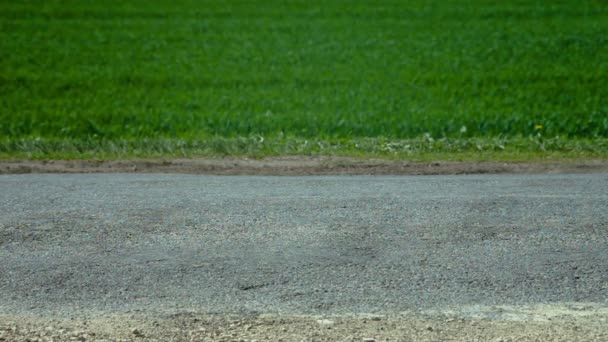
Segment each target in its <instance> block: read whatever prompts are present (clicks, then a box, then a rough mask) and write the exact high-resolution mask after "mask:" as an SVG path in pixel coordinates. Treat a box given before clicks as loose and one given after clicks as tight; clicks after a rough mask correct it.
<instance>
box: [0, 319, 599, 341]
mask: <svg viewBox="0 0 608 342" xmlns="http://www.w3.org/2000/svg"><path fill="white" fill-rule="evenodd" d="M606 340H608V329H607V328H606V322H603V323H602V322H600V320H598V319H597V318H595V319H589V318H581V317H554V318H553V320H549V321H525V322H522V321H518V320H488V319H463V318H453V317H452V318H451V317H449V316H447V317H443V318H441V319H439V318H437V317H435V318H433V319H425V318H412V317H410V318H408V317H400V316H396V317H391V316H352V317H348V316H337V317H336V316H329V317H310V316H306V317H298V316H280V315H263V316H224V315H194V314H180V315H174V316H169V317H165V318H157V319H142V318H136V317H134V316H124V317H123V316H110V317H106V318H94V319H56V318H41V317H34V316H31V317H23V316H21V317H15V316H0V341H366V342H375V341H496V342H498V341H505V342H506V341H606Z"/></svg>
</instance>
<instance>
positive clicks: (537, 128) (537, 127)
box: [534, 124, 543, 131]
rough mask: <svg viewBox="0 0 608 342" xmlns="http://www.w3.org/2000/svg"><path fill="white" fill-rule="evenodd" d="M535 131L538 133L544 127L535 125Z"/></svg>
mask: <svg viewBox="0 0 608 342" xmlns="http://www.w3.org/2000/svg"><path fill="white" fill-rule="evenodd" d="M534 129H535V130H537V131H538V130H540V129H543V125H541V124H536V125H534Z"/></svg>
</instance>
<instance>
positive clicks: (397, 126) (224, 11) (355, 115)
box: [0, 0, 608, 159]
mask: <svg viewBox="0 0 608 342" xmlns="http://www.w3.org/2000/svg"><path fill="white" fill-rule="evenodd" d="M607 84H608V2H606V1H604V0H595V1H592V0H587V1H585V0H581V1H577V0H571V1H564V0H562V1H541V0H537V1H533V0H529V1H524V0H518V1H515V0H514V1H498V0H441V1H431V0H410V1H405V0H403V1H395V0H391V1H346V0H323V1H318V0H306V1H270V0H267V1H247V0H240V1H194V0H193V1H184V0H171V1H167V0H148V1H140V0H137V1H118V0H107V1H84V0H70V1H3V2H1V3H0V157H2V158H13V157H30V158H45V157H57V158H60V157H62V158H65V157H70V158H74V157H103V158H123V157H129V156H176V155H177V156H196V155H205V156H209V155H226V154H230V155H254V156H263V155H276V154H345V155H362V156H369V155H377V156H397V157H408V156H409V157H412V156H413V157H415V156H416V155H417V154H419V153H426V154H427V155H428V154H429V153H431V154H432V153H440V154H441V153H444V154H445V153H447V154H449V153H454V152H455V153H460V154H461V156H462V155H463V153H464V154H467V155H469V154H470V155H474V154H475V153H477V152H483V151H495V152H493V153H492V154H490V156H492V157H493V158H495V157H497V156H496V154H500V153H502V152H501V151H504V153H506V154H505V155H508V156H512V158H514V159H517V158H518V157H517V155H518V153H520V152H521V155H522V156H523V155H525V156H527V157H525V158H529V157H530V155H533V156H534V155H537V156H541V157H542V156H547V155H558V156H559V155H560V153H561V154H563V155H567V156H568V157H570V156H576V155H577V154H578V155H581V156H584V157H608V151H607V148H606V147H607V146H608V142H607V141H608V86H607ZM387 146H388V147H387ZM391 146H392V147H391ZM556 153H557V154H556ZM478 157H479V156H478ZM456 158H459V157H456ZM498 158H500V157H498ZM510 158H511V157H510Z"/></svg>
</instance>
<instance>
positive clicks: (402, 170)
mask: <svg viewBox="0 0 608 342" xmlns="http://www.w3.org/2000/svg"><path fill="white" fill-rule="evenodd" d="M93 172H96V173H97V172H103V173H111V172H120V173H184V174H207V175H284V176H298V175H447V174H482V173H493V174H497V173H589V172H608V160H586V161H542V162H508V163H507V162H492V161H488V162H454V161H449V162H448V161H436V162H412V161H405V160H383V159H355V158H345V157H275V158H265V159H259V160H258V159H244V158H240V159H238V158H225V159H167V160H150V159H133V160H108V161H99V160H2V161H0V174H19V173H93Z"/></svg>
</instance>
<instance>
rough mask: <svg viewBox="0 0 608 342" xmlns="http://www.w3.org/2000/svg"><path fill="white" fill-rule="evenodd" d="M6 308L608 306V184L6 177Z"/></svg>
mask: <svg viewBox="0 0 608 342" xmlns="http://www.w3.org/2000/svg"><path fill="white" fill-rule="evenodd" d="M0 213H1V215H0V261H1V262H0V312H1V313H4V314H7V313H8V314H12V313H15V314H18V313H34V314H38V313H39V314H48V313H54V314H74V313H83V312H87V313H100V314H104V313H128V312H138V311H146V312H156V313H159V314H165V313H172V312H183V311H194V312H205V313H277V312H278V313H290V314H317V313H322V314H343V313H398V312H402V311H409V310H433V309H443V308H458V307H461V306H475V305H481V306H492V305H529V304H543V303H564V302H566V303H568V302H586V303H596V304H601V305H608V174H586V175H517V176H515V175H500V176H493V175H477V176H416V177H383V176H374V177H359V176H357V177H342V176H335V177H219V176H216V177H212V176H187V175H121V174H90V175H4V176H0Z"/></svg>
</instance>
